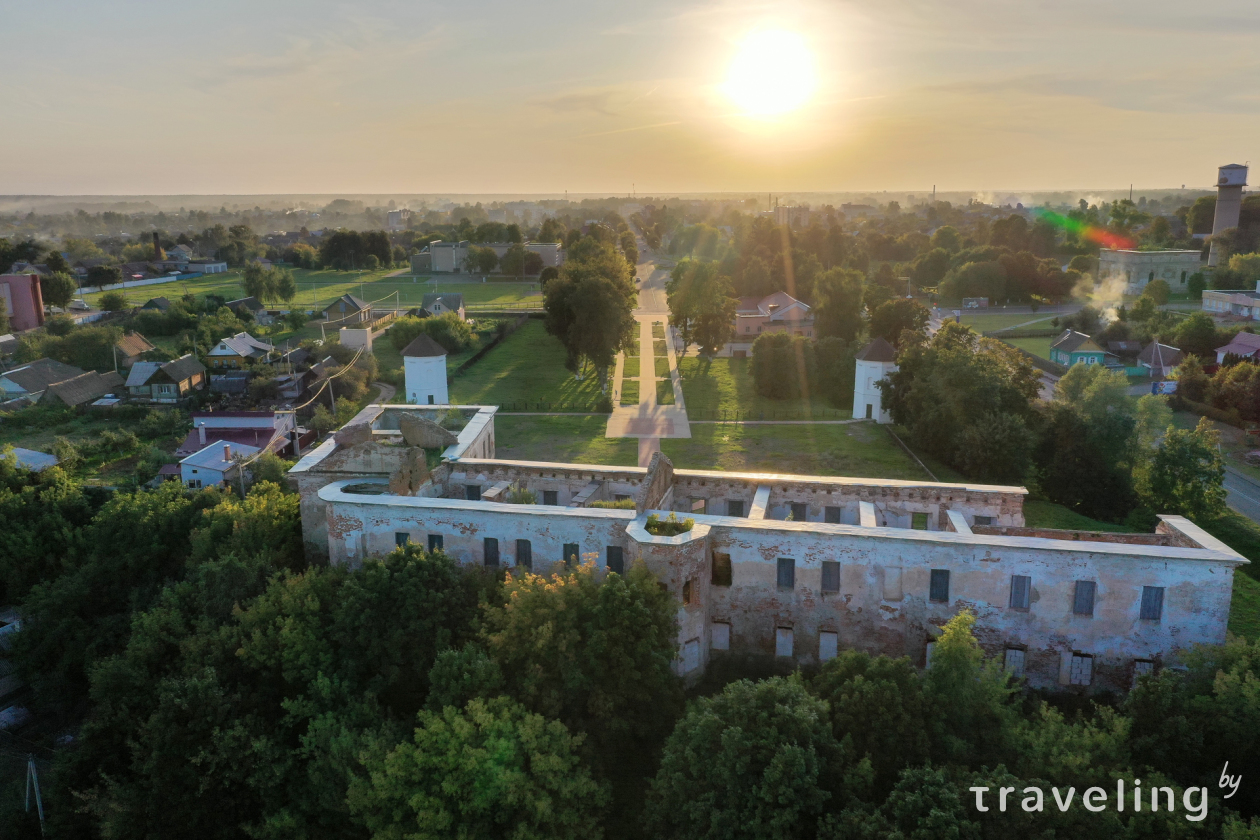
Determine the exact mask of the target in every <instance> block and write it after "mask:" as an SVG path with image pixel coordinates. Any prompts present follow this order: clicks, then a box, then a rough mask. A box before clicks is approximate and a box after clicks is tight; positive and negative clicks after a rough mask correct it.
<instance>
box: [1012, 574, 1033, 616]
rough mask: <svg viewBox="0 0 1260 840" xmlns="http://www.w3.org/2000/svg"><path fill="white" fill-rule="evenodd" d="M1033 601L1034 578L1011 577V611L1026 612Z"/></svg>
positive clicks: (1026, 576)
mask: <svg viewBox="0 0 1260 840" xmlns="http://www.w3.org/2000/svg"><path fill="white" fill-rule="evenodd" d="M1031 599H1032V578H1031V577H1029V576H1028V575H1011V609H1013V610H1026V609H1028V606H1029V604H1030V603H1031Z"/></svg>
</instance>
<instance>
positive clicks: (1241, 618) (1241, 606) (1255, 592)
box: [1229, 572, 1260, 641]
mask: <svg viewBox="0 0 1260 840" xmlns="http://www.w3.org/2000/svg"><path fill="white" fill-rule="evenodd" d="M1229 632H1231V633H1233V634H1234V635H1235V636H1242V637H1243V638H1245V639H1248V640H1250V641H1255V640H1256V639H1260V581H1257V580H1256V579H1255V578H1253V577H1252V576H1251V575H1249V574H1245V573H1243V572H1235V573H1234V597H1233V600H1232V601H1231V602H1230V605H1229Z"/></svg>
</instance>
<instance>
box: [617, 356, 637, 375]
mask: <svg viewBox="0 0 1260 840" xmlns="http://www.w3.org/2000/svg"><path fill="white" fill-rule="evenodd" d="M638 375H639V357H638V356H634V357H627V358H626V361H625V364H624V365H623V366H622V368H621V378H622V379H632V378H634V377H636V376H638Z"/></svg>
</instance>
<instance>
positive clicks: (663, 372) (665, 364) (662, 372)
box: [656, 356, 669, 379]
mask: <svg viewBox="0 0 1260 840" xmlns="http://www.w3.org/2000/svg"><path fill="white" fill-rule="evenodd" d="M656 378H657V379H661V378H665V379H668V378H669V359H662V358H660V357H659V356H658V357H657V359H656Z"/></svg>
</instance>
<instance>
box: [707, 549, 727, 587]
mask: <svg viewBox="0 0 1260 840" xmlns="http://www.w3.org/2000/svg"><path fill="white" fill-rule="evenodd" d="M710 583H712V584H713V585H714V586H730V585H731V555H729V554H727V553H726V552H723V551H715V552H713V576H712V579H711V580H710Z"/></svg>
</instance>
